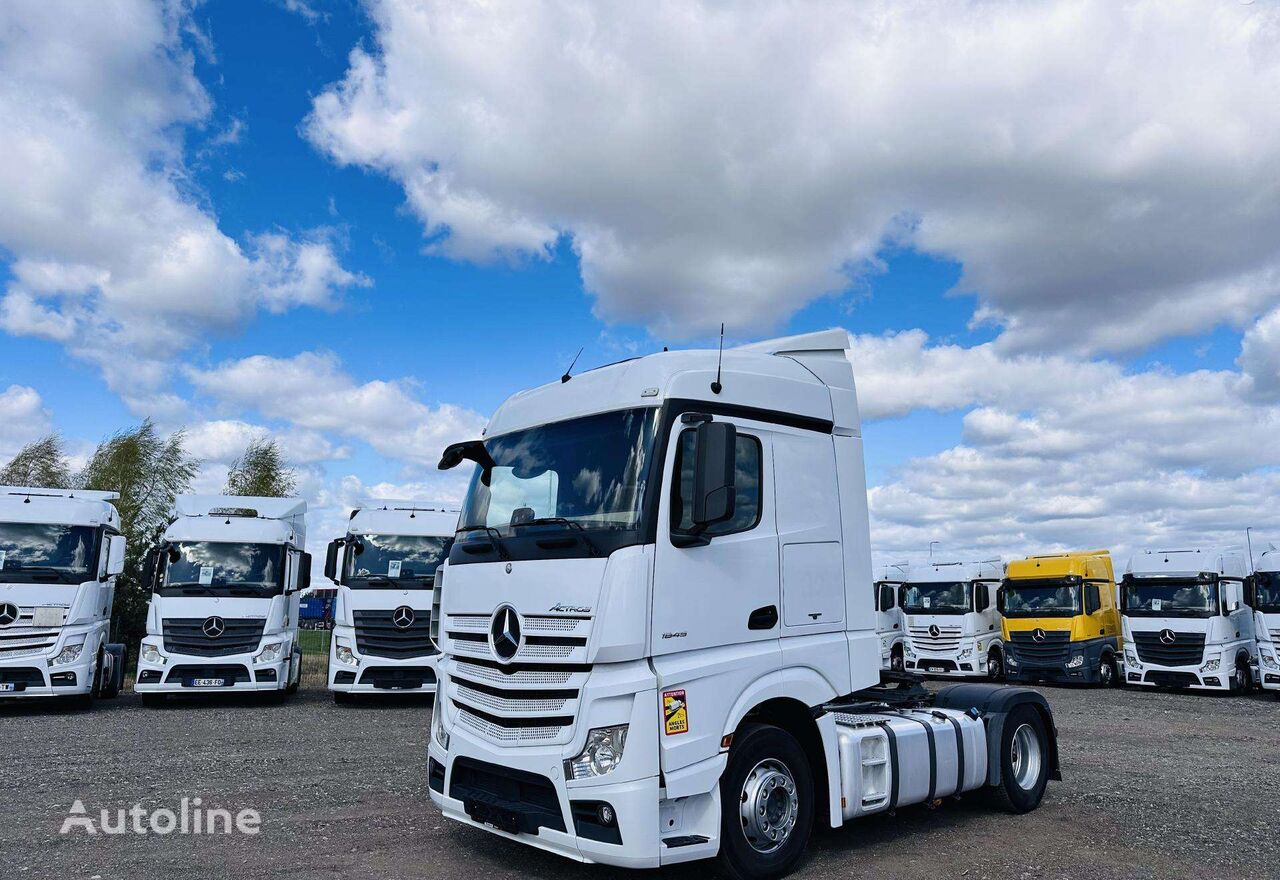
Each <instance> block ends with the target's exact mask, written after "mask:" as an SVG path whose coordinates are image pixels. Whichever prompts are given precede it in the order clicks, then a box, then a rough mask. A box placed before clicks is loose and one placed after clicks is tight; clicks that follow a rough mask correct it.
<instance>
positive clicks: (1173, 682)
mask: <svg viewBox="0 0 1280 880" xmlns="http://www.w3.org/2000/svg"><path fill="white" fill-rule="evenodd" d="M1147 681H1148V682H1150V683H1151V684H1154V685H1156V686H1157V687H1167V688H1186V687H1194V686H1195V685H1198V684H1199V683H1200V680H1199V679H1198V678H1196V677H1195V676H1194V675H1193V674H1191V673H1190V672H1160V671H1159V670H1155V671H1152V672H1148V673H1147Z"/></svg>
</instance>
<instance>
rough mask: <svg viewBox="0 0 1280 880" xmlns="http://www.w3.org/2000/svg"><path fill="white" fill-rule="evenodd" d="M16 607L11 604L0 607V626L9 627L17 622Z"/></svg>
mask: <svg viewBox="0 0 1280 880" xmlns="http://www.w3.org/2000/svg"><path fill="white" fill-rule="evenodd" d="M18 614H19V612H18V606H17V605H14V604H12V603H11V602H6V603H4V604H3V605H0V626H10V625H12V624H14V623H16V622H17V620H18Z"/></svg>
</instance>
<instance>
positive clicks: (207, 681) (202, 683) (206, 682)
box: [191, 678, 227, 688]
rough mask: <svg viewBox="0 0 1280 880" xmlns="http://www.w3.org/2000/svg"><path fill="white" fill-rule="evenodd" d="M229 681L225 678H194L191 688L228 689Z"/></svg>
mask: <svg viewBox="0 0 1280 880" xmlns="http://www.w3.org/2000/svg"><path fill="white" fill-rule="evenodd" d="M226 684H227V680H226V679H225V678H193V679H191V686H192V687H196V688H220V687H226Z"/></svg>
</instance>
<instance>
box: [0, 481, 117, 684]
mask: <svg viewBox="0 0 1280 880" xmlns="http://www.w3.org/2000/svg"><path fill="white" fill-rule="evenodd" d="M118 497H119V496H117V495H116V493H114V492H94V491H89V490H81V489H75V490H72V489H36V488H27V487H23V486H0V701H7V700H15V699H32V698H38V697H56V698H59V699H60V700H65V701H69V702H75V703H79V704H80V705H81V706H85V707H87V706H88V705H89V704H91V703H92V701H93V700H94V699H95V698H96V697H114V696H116V694H117V693H118V692H119V690H120V687H121V684H122V683H123V681H124V657H125V650H124V645H121V644H117V643H114V642H112V641H111V638H110V635H111V610H112V606H113V605H114V602H115V589H116V577H117V575H119V574H120V572H121V571H123V570H124V555H125V539H124V536H123V535H121V534H120V514H119V512H117V511H116V508H115V506H114V505H113V504H112V503H111V502H112V501H115V500H116V499H117V498H118Z"/></svg>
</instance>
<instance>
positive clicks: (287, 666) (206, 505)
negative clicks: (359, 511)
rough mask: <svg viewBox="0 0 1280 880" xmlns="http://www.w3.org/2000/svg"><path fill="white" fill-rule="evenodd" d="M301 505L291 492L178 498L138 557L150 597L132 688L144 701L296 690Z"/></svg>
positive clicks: (303, 570)
mask: <svg viewBox="0 0 1280 880" xmlns="http://www.w3.org/2000/svg"><path fill="white" fill-rule="evenodd" d="M306 512H307V504H306V502H305V501H302V500H300V499H297V498H255V497H248V496H240V497H228V496H221V495H182V496H179V497H178V499H177V503H176V505H175V507H174V517H173V521H172V522H171V523H170V524H169V526H168V528H166V529H165V531H164V535H163V537H162V539H161V541H160V543H159V544H158V545H157V546H155V547H153V548H151V549H150V550H149V551H148V552H147V556H146V559H145V562H144V564H143V577H142V582H143V586H144V588H147V589H150V590H151V591H152V596H151V603H150V605H149V607H148V609H147V634H146V636H145V637H144V638H143V640H142V645H141V648H140V649H139V652H138V676H137V681H136V684H135V689H136V690H137V692H138V693H139V694H141V695H142V698H143V703H144V704H147V705H154V704H156V703H158V702H161V701H163V700H164V699H166V697H167V696H168V695H171V694H192V693H252V692H264V693H270V694H274V695H275V696H276V697H277V698H279V699H283V698H284V697H285V696H287V695H288V694H290V693H293V692H294V691H295V690H297V687H298V681H299V677H300V676H301V674H302V651H301V646H300V645H299V644H298V604H299V593H301V592H302V591H303V590H305V589H307V588H308V587H309V586H310V584H311V556H310V554H308V553H306V552H304V551H303V549H302V548H303V547H304V546H305V545H306Z"/></svg>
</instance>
